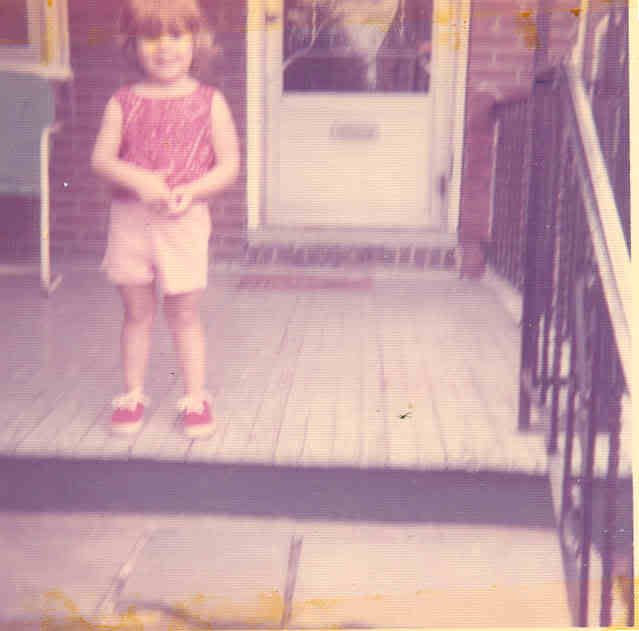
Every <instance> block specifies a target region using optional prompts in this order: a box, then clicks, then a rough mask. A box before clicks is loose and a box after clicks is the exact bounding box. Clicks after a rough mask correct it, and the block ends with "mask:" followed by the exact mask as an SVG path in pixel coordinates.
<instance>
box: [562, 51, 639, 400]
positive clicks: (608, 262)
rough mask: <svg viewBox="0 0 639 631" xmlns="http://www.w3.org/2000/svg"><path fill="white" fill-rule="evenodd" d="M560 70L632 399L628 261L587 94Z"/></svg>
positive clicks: (568, 65) (567, 65) (572, 72)
mask: <svg viewBox="0 0 639 631" xmlns="http://www.w3.org/2000/svg"><path fill="white" fill-rule="evenodd" d="M561 69H562V73H563V76H564V78H565V80H566V85H567V86H568V88H569V90H568V92H569V95H570V98H571V105H572V107H570V108H569V110H570V113H571V115H572V118H573V124H574V126H575V127H576V130H577V132H578V133H577V134H576V138H575V140H576V143H577V146H578V147H579V148H580V151H579V152H578V158H579V160H580V161H581V162H582V166H583V168H584V169H585V170H586V172H587V174H588V177H587V178H580V183H581V187H582V193H583V198H584V201H585V204H584V206H585V210H586V217H587V221H588V227H589V230H590V235H591V238H592V243H593V248H594V254H595V257H596V261H597V265H598V268H599V272H600V274H601V281H602V286H603V290H604V295H605V297H606V302H607V303H608V308H609V314H610V319H611V323H612V326H613V331H614V335H615V339H616V342H617V350H618V352H619V358H620V360H621V365H622V368H623V372H624V377H625V380H626V387H627V388H628V392H629V394H630V396H631V397H632V390H631V388H632V385H631V384H632V380H631V375H632V355H631V329H630V317H631V296H632V294H631V278H632V276H631V273H632V272H631V267H630V255H629V254H628V249H627V247H626V242H625V239H624V235H623V229H622V226H621V220H620V218H619V212H618V210H617V203H616V201H615V196H614V193H613V190H612V185H611V183H610V178H609V175H608V169H607V168H606V163H605V161H604V157H603V152H602V150H601V145H600V143H599V138H598V134H597V129H596V127H595V122H594V117H593V113H592V107H591V105H590V101H589V99H588V96H587V94H586V90H585V88H584V85H583V82H582V80H581V78H580V76H579V74H578V72H577V69H576V67H575V66H574V64H573V62H572V61H570V60H568V61H566V62H564V63H563V64H562V66H561Z"/></svg>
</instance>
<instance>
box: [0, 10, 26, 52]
mask: <svg viewBox="0 0 639 631" xmlns="http://www.w3.org/2000/svg"><path fill="white" fill-rule="evenodd" d="M0 44H2V45H3V46H28V45H29V14H28V9H27V0H1V1H0Z"/></svg>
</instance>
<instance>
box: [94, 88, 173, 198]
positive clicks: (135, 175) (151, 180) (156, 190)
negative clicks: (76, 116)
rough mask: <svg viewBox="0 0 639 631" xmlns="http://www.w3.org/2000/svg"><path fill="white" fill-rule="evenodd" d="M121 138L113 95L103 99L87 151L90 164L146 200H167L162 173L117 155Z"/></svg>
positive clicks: (104, 176)
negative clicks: (98, 122) (95, 132)
mask: <svg viewBox="0 0 639 631" xmlns="http://www.w3.org/2000/svg"><path fill="white" fill-rule="evenodd" d="M121 142H122V108H121V107H120V104H119V103H118V102H117V100H116V99H114V98H112V99H110V100H109V102H108V103H107V106H106V108H105V110H104V116H103V117H102V125H101V126H100V131H99V132H98V137H97V140H96V141H95V146H94V148H93V154H92V155H91V167H92V168H93V170H94V171H95V172H96V173H97V174H98V175H100V176H101V177H103V178H104V179H105V180H107V181H109V182H111V183H112V184H115V185H117V186H122V187H124V188H127V189H129V190H131V191H133V192H134V193H136V194H137V195H138V196H139V197H140V199H141V200H142V201H144V202H147V203H153V202H168V201H169V198H170V190H169V187H168V185H167V184H166V182H165V181H164V177H163V175H161V174H157V173H154V172H153V171H149V170H147V169H143V168H141V167H138V166H135V165H133V164H130V163H129V162H125V161H124V160H120V159H119V158H118V153H119V151H120V143H121Z"/></svg>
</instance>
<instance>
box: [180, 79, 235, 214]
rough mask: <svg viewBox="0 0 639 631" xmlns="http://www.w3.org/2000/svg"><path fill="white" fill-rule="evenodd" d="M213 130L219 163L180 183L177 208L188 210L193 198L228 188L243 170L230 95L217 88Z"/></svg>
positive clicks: (212, 120) (212, 116)
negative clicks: (229, 103)
mask: <svg viewBox="0 0 639 631" xmlns="http://www.w3.org/2000/svg"><path fill="white" fill-rule="evenodd" d="M211 131H212V134H213V149H214V151H215V160H216V161H215V166H214V167H213V168H212V169H211V170H210V171H209V172H208V173H206V174H204V175H203V176H202V177H201V178H199V179H197V180H195V181H193V182H189V183H188V184H184V185H182V186H176V187H175V188H174V189H173V199H176V200H177V208H176V210H177V211H178V212H179V211H181V210H185V209H186V208H185V206H188V204H189V203H190V202H191V200H197V199H206V198H207V197H210V196H211V195H215V194H216V193H220V192H221V191H223V190H224V189H226V188H228V187H229V186H230V185H231V184H232V183H233V182H234V181H235V179H236V178H237V176H238V173H239V170H240V150H239V143H238V140H237V131H236V130H235V123H234V122H233V117H232V116H231V111H230V109H229V106H228V104H227V102H226V99H225V98H224V96H222V94H221V93H220V92H218V91H217V90H216V91H215V93H214V94H213V101H212V105H211Z"/></svg>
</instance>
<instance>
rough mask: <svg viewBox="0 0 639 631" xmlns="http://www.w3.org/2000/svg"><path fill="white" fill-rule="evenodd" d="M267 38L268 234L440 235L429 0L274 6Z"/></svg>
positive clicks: (303, 1) (447, 120)
mask: <svg viewBox="0 0 639 631" xmlns="http://www.w3.org/2000/svg"><path fill="white" fill-rule="evenodd" d="M266 29H267V30H266V86H265V87H266V93H265V96H266V209H265V210H266V213H265V214H266V221H267V223H268V224H271V225H287V226H294V225H307V226H378V227H379V226H421V227H432V228H434V229H437V228H440V227H441V208H438V207H437V201H436V197H437V196H436V195H433V192H434V191H433V182H434V181H436V180H435V177H434V173H435V171H436V167H438V165H439V163H445V162H446V160H445V159H443V158H444V154H445V153H446V151H444V152H443V153H442V147H441V146H439V147H438V146H436V144H437V143H442V142H444V143H445V135H446V133H445V130H446V129H447V126H448V125H450V124H452V116H451V115H450V114H451V113H450V111H449V113H448V115H446V113H445V107H442V104H444V100H442V95H441V94H440V95H439V101H437V99H436V97H435V96H434V92H435V90H434V85H439V84H441V83H442V81H441V77H440V78H439V80H437V78H436V79H435V81H433V74H432V71H431V59H433V53H434V49H435V48H436V46H435V43H434V42H433V0H272V1H271V2H269V8H268V14H267V24H266ZM435 32H436V31H435ZM448 47H449V48H450V46H448ZM451 58H452V57H451ZM446 71H447V72H448V74H451V72H452V73H454V69H453V68H452V67H451V66H450V64H449V65H448V67H447V68H446ZM450 83H451V82H450V81H449V82H447V85H446V88H447V90H448V92H449V93H450V94H452V89H451V87H452V86H451V85H449V84H450ZM437 102H439V108H438V111H439V110H441V112H442V115H439V116H434V113H435V112H434V109H433V108H434V107H436V104H437ZM436 118H437V121H436V120H435V119H436ZM438 128H439V133H437V131H438ZM433 198H435V203H433Z"/></svg>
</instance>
